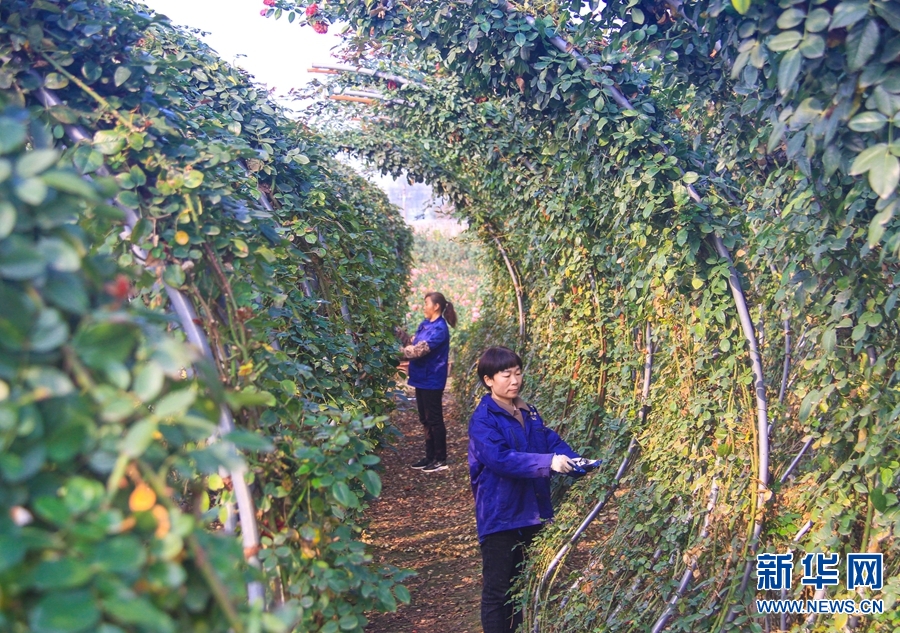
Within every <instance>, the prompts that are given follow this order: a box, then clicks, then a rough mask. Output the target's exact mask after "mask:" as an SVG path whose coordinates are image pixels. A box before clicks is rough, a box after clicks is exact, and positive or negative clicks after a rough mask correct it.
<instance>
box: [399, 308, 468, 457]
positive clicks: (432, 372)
mask: <svg viewBox="0 0 900 633" xmlns="http://www.w3.org/2000/svg"><path fill="white" fill-rule="evenodd" d="M424 312H425V320H424V321H422V322H421V323H420V324H419V327H418V328H417V329H416V334H415V336H413V337H412V339H411V340H410V344H409V345H406V346H404V347H403V358H408V359H409V380H408V381H407V382H408V384H409V386H410V387H415V388H416V405H417V406H418V408H419V421H420V422H421V423H422V425H423V426H424V427H425V457H424V458H422V459H421V460H419V461H417V462H416V463H415V464H411V466H412V467H413V468H418V469H421V470H423V471H425V472H436V471H439V470H446V469H447V428H446V427H445V426H444V408H443V404H442V401H443V398H444V387H446V386H447V365H448V362H447V361H448V358H449V356H450V328H449V327H447V324H448V323H449V324H450V325H452V326H453V327H456V310H454V309H453V304H452V303H450V302H449V301H447V299H446V298H445V297H444V295H442V294H441V293H440V292H429V293H428V294H427V295H425V306H424Z"/></svg>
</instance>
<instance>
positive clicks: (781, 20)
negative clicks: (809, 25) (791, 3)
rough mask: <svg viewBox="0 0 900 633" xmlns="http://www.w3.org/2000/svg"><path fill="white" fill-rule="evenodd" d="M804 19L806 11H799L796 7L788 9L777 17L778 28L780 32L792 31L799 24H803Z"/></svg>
mask: <svg viewBox="0 0 900 633" xmlns="http://www.w3.org/2000/svg"><path fill="white" fill-rule="evenodd" d="M805 17H806V11H804V10H803V9H799V8H797V7H791V8H790V9H788V10H786V11H783V12H782V13H781V15H779V16H778V22H776V24H777V25H778V28H779V29H781V30H783V31H784V30H787V29H792V28H794V27H795V26H797V25H798V24H800V23H801V22H803V18H805Z"/></svg>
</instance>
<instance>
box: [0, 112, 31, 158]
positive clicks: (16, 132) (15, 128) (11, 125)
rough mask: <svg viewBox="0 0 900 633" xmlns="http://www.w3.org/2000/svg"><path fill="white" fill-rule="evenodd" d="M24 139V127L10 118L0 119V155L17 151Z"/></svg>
mask: <svg viewBox="0 0 900 633" xmlns="http://www.w3.org/2000/svg"><path fill="white" fill-rule="evenodd" d="M26 138H27V132H26V129H25V126H24V125H22V124H21V123H20V122H18V121H16V120H15V119H12V118H10V117H0V154H7V153H9V152H11V151H12V150H14V149H18V148H19V147H20V146H21V145H22V144H23V143H24V142H25V139H26Z"/></svg>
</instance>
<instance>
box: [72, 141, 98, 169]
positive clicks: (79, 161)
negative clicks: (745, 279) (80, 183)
mask: <svg viewBox="0 0 900 633" xmlns="http://www.w3.org/2000/svg"><path fill="white" fill-rule="evenodd" d="M72 164H73V165H74V166H75V169H77V170H78V171H79V172H81V173H82V174H91V173H93V172H95V171H97V170H98V169H100V168H101V167H102V166H103V154H101V153H100V152H98V151H97V150H95V149H93V148H92V147H90V146H89V145H79V146H78V147H77V148H76V149H75V151H74V152H73V153H72Z"/></svg>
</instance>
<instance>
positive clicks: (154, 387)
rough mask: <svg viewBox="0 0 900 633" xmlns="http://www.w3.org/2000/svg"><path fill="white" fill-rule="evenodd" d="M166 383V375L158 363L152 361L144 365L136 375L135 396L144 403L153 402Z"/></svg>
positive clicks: (133, 387) (133, 388)
mask: <svg viewBox="0 0 900 633" xmlns="http://www.w3.org/2000/svg"><path fill="white" fill-rule="evenodd" d="M165 381H166V374H165V372H163V370H162V367H160V366H159V364H158V363H154V362H153V361H150V362H148V363H146V364H145V365H142V366H141V367H140V368H139V369H138V370H137V371H136V372H135V374H134V385H132V390H133V391H134V395H136V396H137V397H138V398H140V399H141V400H142V401H143V402H151V401H152V400H154V399H155V398H156V396H158V395H159V392H160V391H162V388H163V385H164V384H165Z"/></svg>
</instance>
